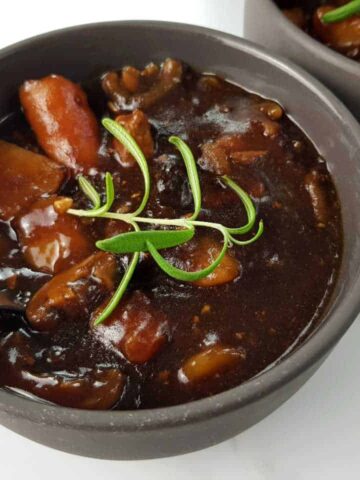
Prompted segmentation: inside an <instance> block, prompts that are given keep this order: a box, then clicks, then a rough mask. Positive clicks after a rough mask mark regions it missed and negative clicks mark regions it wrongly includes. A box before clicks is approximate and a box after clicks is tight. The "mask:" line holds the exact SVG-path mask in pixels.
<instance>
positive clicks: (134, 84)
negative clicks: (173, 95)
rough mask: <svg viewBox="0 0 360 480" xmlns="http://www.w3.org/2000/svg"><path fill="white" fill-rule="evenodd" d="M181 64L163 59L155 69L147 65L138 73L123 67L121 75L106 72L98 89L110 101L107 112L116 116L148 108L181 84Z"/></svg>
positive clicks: (154, 66) (169, 59) (152, 65)
mask: <svg viewBox="0 0 360 480" xmlns="http://www.w3.org/2000/svg"><path fill="white" fill-rule="evenodd" d="M182 74H183V68H182V64H181V62H178V61H177V60H173V59H171V58H167V59H166V60H165V61H164V63H163V64H162V65H161V68H160V69H158V68H157V67H156V65H154V64H150V65H148V66H147V67H145V69H144V70H143V71H142V72H139V73H135V70H134V69H131V70H130V67H125V69H123V70H122V72H120V73H117V72H114V71H112V72H108V73H106V74H105V75H104V77H103V79H102V87H103V90H104V91H105V93H106V94H107V96H108V97H109V99H110V103H109V107H110V109H111V110H112V111H113V112H115V113H118V112H120V111H122V110H129V109H132V108H143V109H146V108H149V107H151V105H153V104H154V103H156V102H157V101H158V100H160V99H161V98H163V97H164V96H165V95H167V94H168V93H170V92H171V91H172V90H173V89H174V88H176V86H177V85H179V84H180V83H181V79H182Z"/></svg>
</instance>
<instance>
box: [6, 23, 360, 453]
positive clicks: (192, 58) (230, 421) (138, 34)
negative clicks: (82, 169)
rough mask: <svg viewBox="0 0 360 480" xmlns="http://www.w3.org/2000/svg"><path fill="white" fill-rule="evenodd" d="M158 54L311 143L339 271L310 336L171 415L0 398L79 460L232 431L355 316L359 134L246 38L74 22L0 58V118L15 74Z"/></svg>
mask: <svg viewBox="0 0 360 480" xmlns="http://www.w3.org/2000/svg"><path fill="white" fill-rule="evenodd" d="M168 55H171V56H173V57H177V58H180V59H182V60H184V61H185V62H188V63H190V64H191V65H193V66H194V67H196V68H197V69H199V70H205V71H210V72H216V73H219V74H221V75H224V76H226V77H227V78H229V79H230V80H233V81H235V82H237V83H239V84H240V85H242V86H244V87H245V88H247V89H250V90H252V91H254V92H256V93H259V94H261V95H264V96H266V97H270V98H273V99H276V100H278V101H279V102H280V103H281V104H282V105H284V106H285V107H286V110H287V111H288V113H289V114H290V115H291V117H292V118H293V119H294V121H295V122H297V123H298V124H299V125H300V126H301V127H302V128H303V129H304V131H305V132H306V134H307V135H308V136H309V137H310V138H311V139H312V141H313V142H314V144H315V146H316V147H317V149H318V150H319V151H320V152H321V154H322V155H323V156H324V157H325V158H326V159H327V161H328V165H329V168H330V170H331V172H332V174H333V176H334V180H335V183H336V185H337V188H338V192H339V196H340V199H341V203H342V208H343V222H344V232H345V245H344V259H343V264H342V268H341V273H340V277H339V280H338V283H337V287H336V290H335V292H334V295H333V297H332V300H331V305H330V306H329V308H328V311H327V313H326V315H325V316H324V318H323V321H322V323H321V325H320V326H319V327H318V328H317V330H316V331H315V332H314V333H313V334H312V335H311V337H310V338H308V339H307V341H306V342H305V343H304V344H302V345H301V347H300V348H299V349H298V350H297V351H295V352H293V353H291V354H290V355H288V357H287V358H285V359H283V360H282V361H281V362H279V363H278V364H277V365H276V366H274V367H273V368H271V369H268V370H267V371H266V372H264V373H262V374H261V375H258V376H257V377H256V378H253V379H252V380H250V381H248V382H246V383H244V384H243V385H241V386H239V387H236V388H233V389H231V390H229V391H227V392H224V393H221V394H219V395H215V396H213V397H210V398H206V399H204V400H199V401H196V402H192V403H188V404H185V405H180V406H175V407H171V408H160V409H154V410H141V411H103V412H96V411H83V410H75V409H67V408H62V407H58V406H56V405H50V404H45V403H40V402H35V401H33V400H31V399H28V398H24V397H21V396H18V395H16V394H14V393H10V392H6V391H0V422H1V423H2V424H3V425H5V426H6V427H8V428H10V429H11V430H14V431H15V432H18V433H20V434H21V435H24V436H25V437H28V438H31V439H33V440H35V441H37V442H40V443H43V444H45V445H48V446H51V447H54V448H57V449H60V450H64V451H67V452H71V453H76V454H79V455H86V456H92V457H99V458H109V459H139V458H154V457H162V456H170V455H176V454H181V453H185V452H190V451H194V450H197V449H201V448H204V447H207V446H210V445H213V444H215V443H218V442H221V441H222V440H225V439H227V438H230V437H232V436H234V435H236V434H238V433H239V432H241V431H242V430H245V429H246V428H248V427H250V426H251V425H253V424H254V423H256V422H258V421H259V420H261V419H262V418H263V417H265V416H266V415H268V414H269V413H270V412H272V411H273V410H274V409H275V408H277V407H278V406H279V405H281V404H282V403H283V402H284V401H285V400H287V399H288V398H289V397H290V396H291V395H292V394H293V393H294V392H296V390H298V388H299V387H300V386H301V385H302V384H303V383H304V382H305V381H306V380H307V379H308V378H309V377H310V376H311V375H312V374H313V373H314V372H315V370H316V369H317V368H318V367H319V365H320V364H321V363H322V362H323V360H324V359H325V357H326V356H327V354H328V353H329V352H330V350H331V349H332V347H334V345H335V344H336V342H337V341H338V340H339V339H340V337H341V336H342V335H343V334H344V332H345V331H346V329H347V328H348V327H349V326H350V324H351V323H352V321H353V320H354V319H355V317H356V315H357V313H358V312H359V310H360V298H359V291H360V242H359V240H358V239H359V237H360V209H359V201H360V168H359V157H360V127H359V125H358V123H357V122H356V121H355V120H354V118H353V117H352V116H351V114H350V113H349V112H348V110H346V108H345V107H344V106H343V105H342V104H341V103H340V102H339V100H337V99H336V98H335V97H334V96H333V95H332V94H331V93H330V92H329V91H328V90H326V88H324V87H323V86H322V85H321V84H320V83H319V82H318V81H317V80H315V79H313V78H312V77H311V76H309V75H308V74H307V73H305V72H304V71H302V70H301V69H299V68H298V67H296V66H295V65H292V64H289V63H288V62H286V63H284V62H283V60H281V59H279V58H278V57H276V56H273V55H270V54H269V53H266V52H264V51H263V50H262V49H261V48H258V47H256V46H254V45H253V44H251V43H249V42H247V41H244V40H241V39H239V38H236V37H233V36H230V35H226V34H224V33H220V32H216V31H212V30H207V29H204V28H199V27H192V26H187V25H180V24H170V23H159V22H116V23H104V24H95V25H85V26H81V27H75V28H70V29H67V30H61V31H57V32H53V33H49V34H46V35H41V36H39V37H36V38H33V39H30V40H26V41H24V42H21V43H19V44H17V45H15V46H12V47H9V48H6V49H5V50H3V51H2V52H0V69H1V72H2V75H1V79H0V82H1V89H0V118H1V116H2V115H6V114H7V113H9V111H11V109H12V108H13V107H14V105H16V98H17V87H18V86H19V84H20V83H21V82H22V81H23V80H24V79H26V78H33V77H40V76H42V75H47V74H49V73H59V74H63V75H65V76H69V77H71V78H72V79H74V80H84V79H86V78H88V77H89V76H92V75H94V73H97V72H100V71H101V70H104V69H105V68H108V67H116V66H120V65H123V64H124V63H125V64H126V63H130V64H138V65H143V64H144V63H146V62H148V61H150V60H154V61H160V60H162V59H163V58H164V57H166V56H168ZM324 400H325V399H324ZM290 424H291V419H289V425H290ZM310 430H311V426H310V425H309V431H310Z"/></svg>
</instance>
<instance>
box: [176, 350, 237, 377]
mask: <svg viewBox="0 0 360 480" xmlns="http://www.w3.org/2000/svg"><path fill="white" fill-rule="evenodd" d="M244 358H245V352H244V351H243V350H239V349H236V348H231V347H226V346H223V345H213V346H211V347H209V348H207V349H205V350H202V351H201V352H199V353H196V354H195V355H193V356H192V357H190V358H188V359H187V360H186V361H185V362H184V364H183V365H182V367H181V368H180V369H179V371H178V379H179V380H180V381H181V382H182V383H189V382H199V381H202V380H205V379H207V378H209V377H213V376H214V375H217V374H220V373H222V372H224V371H226V370H228V369H230V368H232V367H234V366H235V365H237V364H238V363H239V362H240V361H241V360H244Z"/></svg>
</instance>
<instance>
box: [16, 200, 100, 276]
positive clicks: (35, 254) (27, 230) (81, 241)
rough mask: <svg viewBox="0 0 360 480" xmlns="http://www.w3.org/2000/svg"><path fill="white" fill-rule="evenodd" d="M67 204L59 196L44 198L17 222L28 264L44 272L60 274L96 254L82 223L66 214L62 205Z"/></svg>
mask: <svg viewBox="0 0 360 480" xmlns="http://www.w3.org/2000/svg"><path fill="white" fill-rule="evenodd" d="M65 200H66V198H64V197H56V196H52V197H49V198H41V199H40V200H38V201H37V202H35V203H34V204H33V205H32V206H31V208H30V209H29V210H28V211H27V212H26V213H24V214H23V215H21V216H20V217H19V218H18V219H17V221H16V226H17V228H16V229H17V232H18V235H19V241H20V244H21V246H22V249H23V253H24V256H25V260H26V261H27V262H28V264H29V265H30V266H31V267H33V268H35V269H36V270H39V271H41V272H45V273H52V274H53V273H59V272H61V271H62V270H65V269H66V268H69V267H71V266H72V265H74V264H75V263H78V262H80V261H81V260H83V259H84V258H86V257H87V256H88V255H90V254H91V252H92V251H93V250H94V246H93V244H92V241H91V239H90V237H89V235H88V234H87V233H86V232H85V229H84V227H83V225H82V223H81V220H80V219H79V218H78V217H74V216H72V215H69V214H67V213H62V211H61V202H62V201H64V202H65ZM57 205H60V211H59V208H57Z"/></svg>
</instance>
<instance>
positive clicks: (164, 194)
mask: <svg viewBox="0 0 360 480" xmlns="http://www.w3.org/2000/svg"><path fill="white" fill-rule="evenodd" d="M198 80H199V75H198V74H195V73H194V72H193V71H192V70H190V69H189V70H188V71H187V74H186V78H185V80H184V82H183V84H182V85H179V86H178V87H177V88H176V89H175V90H174V91H173V92H172V93H170V94H169V95H167V96H166V97H165V98H163V99H161V100H160V101H159V102H157V103H156V104H155V105H153V106H152V107H150V108H149V109H148V110H146V114H147V115H148V116H149V119H150V122H151V124H152V133H153V136H154V138H155V142H156V153H155V155H154V159H153V160H151V161H150V162H149V163H150V168H151V175H152V181H153V187H152V194H151V198H150V202H149V204H148V207H147V210H146V212H145V214H146V215H148V216H150V215H152V216H157V217H170V218H171V217H175V216H179V215H182V214H184V213H186V212H189V211H191V208H192V200H191V195H190V191H189V186H188V182H187V180H186V174H185V169H184V167H183V164H182V161H181V160H180V157H179V155H178V154H176V153H175V151H174V148H173V147H172V146H171V145H170V144H169V143H168V141H167V138H168V136H169V135H172V134H175V135H179V136H181V137H182V138H183V139H184V140H186V141H187V142H188V144H189V145H190V147H191V149H192V151H193V152H194V155H195V158H197V157H200V155H201V151H200V146H201V144H203V143H205V142H207V141H209V140H212V139H215V138H217V137H218V136H219V135H221V134H223V133H239V132H240V133H242V132H244V134H245V138H247V140H248V142H249V144H251V145H260V147H259V149H261V148H263V146H262V145H264V143H265V144H266V149H267V150H268V155H267V156H266V158H263V159H261V160H259V161H257V162H255V163H254V164H253V165H250V166H246V167H244V166H238V167H236V168H235V167H234V171H233V172H232V175H231V176H232V177H233V178H234V179H235V180H236V181H237V182H238V183H239V184H240V185H241V186H243V188H244V189H246V190H251V188H253V186H254V185H255V186H256V184H257V183H259V182H262V184H263V185H264V186H265V195H264V196H263V197H262V198H260V199H257V198H254V202H255V204H256V208H257V211H258V218H262V219H263V220H264V224H265V232H264V234H263V236H262V238H261V239H260V240H259V241H257V242H256V243H254V244H252V245H249V246H247V247H243V248H241V247H235V248H233V249H232V250H233V251H234V253H235V256H236V258H237V259H238V260H239V261H240V263H241V267H242V270H241V275H240V277H239V278H237V279H236V280H235V281H233V282H231V283H228V284H225V285H222V286H217V287H212V288H199V287H197V286H194V285H192V284H190V283H182V282H179V281H176V280H173V279H171V278H169V277H167V276H166V275H165V274H164V273H162V272H161V271H160V270H159V269H158V268H157V267H156V266H155V265H154V263H153V262H151V261H143V262H142V263H141V265H140V266H139V267H138V269H137V272H136V274H135V277H134V279H133V280H132V282H131V286H130V289H132V290H134V289H140V290H141V291H143V292H145V293H146V295H147V296H148V297H149V298H150V300H151V302H152V304H153V306H154V308H155V309H159V310H161V311H162V312H164V314H165V315H166V316H167V319H168V323H169V327H170V333H171V340H170V342H169V343H167V344H166V345H165V346H164V347H163V348H162V349H161V350H160V352H159V353H158V354H157V355H156V356H155V357H154V358H153V359H152V360H151V361H149V362H148V363H146V364H142V365H132V364H131V363H130V362H127V361H125V360H124V359H123V358H122V357H121V356H119V355H118V354H117V353H115V352H114V351H112V350H110V349H107V348H105V347H104V345H103V344H102V343H101V342H99V341H98V340H97V339H96V335H95V334H94V333H93V332H91V331H89V326H88V320H89V319H88V318H82V319H79V321H76V322H73V323H70V322H64V323H62V324H61V325H60V326H59V327H58V328H57V329H56V330H55V331H54V332H52V333H49V334H44V333H37V332H35V331H31V330H30V329H29V328H28V327H27V325H24V326H22V327H21V331H23V332H26V335H27V336H28V338H27V340H26V341H27V343H28V345H30V350H31V351H32V352H33V353H35V359H36V362H35V366H34V367H33V368H34V371H36V372H39V373H52V372H59V371H61V372H64V371H65V372H66V371H69V372H72V371H74V370H76V369H79V368H89V369H91V368H95V367H97V366H106V367H114V368H116V369H120V370H122V371H123V372H125V373H126V374H127V387H126V390H125V393H124V395H123V396H122V398H121V400H120V401H119V402H118V404H117V405H116V407H115V408H118V409H137V408H154V407H160V406H168V405H174V404H180V403H184V402H188V401H191V400H194V399H199V398H202V397H206V396H209V395H212V394H215V393H217V392H221V391H223V390H226V389H229V388H231V387H234V386H236V385H239V384H241V383H242V382H244V381H246V380H248V379H250V378H251V377H253V376H254V375H256V374H258V373H259V372H261V371H262V370H264V369H265V368H266V367H268V366H269V365H271V364H273V363H274V362H276V361H278V360H279V358H280V357H281V356H282V355H284V353H285V352H287V353H288V352H289V351H291V350H293V349H294V348H295V347H296V346H297V345H298V344H299V343H300V342H301V341H302V340H303V339H304V338H305V337H306V335H307V334H308V333H309V332H310V331H311V330H312V329H313V328H314V327H315V326H316V325H317V324H318V322H319V320H320V318H321V316H322V314H323V312H324V310H325V308H326V306H327V304H328V301H329V298H330V295H331V293H332V291H333V288H334V283H335V280H336V276H337V271H338V269H339V265H340V261H341V249H342V238H341V216H340V207H339V204H338V200H337V195H336V192H335V188H334V185H333V183H332V180H331V178H330V175H329V174H328V172H327V168H326V164H325V162H324V160H323V159H321V158H320V157H319V154H318V153H317V152H316V150H315V148H314V147H313V145H312V144H311V142H310V141H309V140H308V139H307V138H306V137H305V136H304V134H303V133H302V132H301V130H300V129H299V128H298V127H297V126H296V125H295V124H294V123H292V122H291V121H290V120H289V119H288V118H287V117H285V116H284V117H283V118H282V119H281V120H280V122H279V123H280V131H279V133H278V135H276V136H275V137H274V138H269V137H268V138H265V137H264V130H263V127H262V124H261V122H262V121H264V120H266V116H265V115H264V114H263V113H261V112H259V109H258V105H259V103H260V102H262V101H263V99H261V98H260V97H257V96H255V95H252V94H249V93H247V92H245V91H244V90H242V89H241V88H239V87H238V86H235V85H232V84H230V83H227V82H221V84H220V88H215V89H211V88H210V89H206V90H200V89H199V88H198ZM94 85H95V86H94ZM97 85H98V81H95V82H94V83H93V84H92V86H91V88H90V90H89V96H90V102H91V103H92V105H93V106H94V107H95V108H96V113H97V115H98V116H99V118H100V117H101V116H103V115H104V113H105V107H104V102H103V97H102V95H103V94H102V93H100V90H99V89H98V87H97ZM104 135H105V134H104ZM1 137H2V138H6V139H9V140H10V141H13V142H15V143H18V144H20V145H23V146H27V148H35V149H38V147H37V146H36V143H35V141H34V139H33V137H32V135H31V133H30V131H29V127H28V126H27V125H26V122H25V121H24V119H23V118H22V115H21V114H18V115H16V116H14V118H13V119H12V120H11V121H9V122H8V123H7V124H5V125H4V126H3V127H2V132H1ZM106 138H107V137H106V136H105V137H104V144H105V143H106ZM299 145H300V147H301V148H299ZM102 153H103V154H104V155H103V156H102V158H101V168H100V170H102V171H105V170H110V171H111V172H112V173H113V174H114V177H115V183H116V186H117V187H118V188H117V192H118V201H119V203H121V202H124V199H127V200H128V199H130V198H131V196H132V194H134V193H136V192H138V191H141V190H142V178H141V175H140V173H139V172H138V170H137V168H131V169H125V168H122V167H121V166H120V165H119V164H118V163H117V162H116V161H115V160H114V159H113V158H111V156H110V155H109V154H107V153H106V149H105V148H104V149H103V150H102ZM164 154H166V155H168V156H169V157H168V158H167V159H166V161H165V162H164V161H162V160H161V159H160V160H159V157H160V156H161V155H164ZM314 168H315V169H317V170H319V171H320V172H321V173H322V175H323V176H325V177H326V178H327V183H326V193H327V198H328V210H329V221H328V223H327V225H326V226H325V227H321V228H319V226H318V225H317V222H316V220H315V218H314V212H313V207H312V204H311V200H310V196H309V194H308V192H307V190H306V188H305V186H304V177H305V175H306V174H307V173H308V172H309V171H310V170H312V169H314ZM199 174H200V179H201V184H202V189H203V198H204V199H205V204H204V207H205V208H204V209H203V211H202V213H201V218H202V219H206V220H213V221H219V222H221V223H223V224H224V225H227V226H237V225H241V224H243V223H244V221H245V215H244V211H243V208H242V207H241V204H240V202H239V201H238V200H237V198H236V196H234V195H233V196H231V195H232V194H230V201H228V199H229V192H228V191H227V190H225V189H224V187H223V186H222V185H221V184H220V182H219V180H218V179H217V176H216V175H215V174H213V173H210V172H207V171H204V170H201V169H200V168H199ZM0 178H1V174H0ZM102 178H103V176H102V175H100V174H99V178H98V179H97V180H96V182H95V183H96V184H97V186H98V188H99V189H101V188H103V187H102ZM124 182H125V183H124ZM63 193H66V194H67V195H72V196H74V198H75V199H77V200H78V204H79V205H80V204H81V202H82V200H80V199H81V198H82V197H81V195H80V194H79V193H78V191H77V187H76V185H75V182H73V181H69V182H68V183H67V184H66V185H65V186H64V187H63ZM131 202H132V204H133V206H135V204H136V201H135V200H132V201H131ZM103 227H104V222H103V221H96V222H94V223H93V225H92V227H91V229H92V234H93V236H94V238H102V236H103ZM209 234H210V235H212V236H214V238H216V239H218V237H217V235H216V234H214V233H212V232H210V233H209ZM0 242H1V244H0V246H2V245H4V247H1V250H0V288H3V289H6V282H5V281H4V279H5V277H6V276H9V268H13V269H15V270H16V272H17V273H18V279H19V281H18V283H17V286H16V288H15V290H13V291H11V292H10V294H11V295H12V296H14V297H15V298H16V299H17V300H18V301H19V302H20V303H26V302H27V301H28V299H29V298H30V297H31V295H32V294H33V293H34V292H35V291H36V290H37V289H38V288H39V287H40V285H41V284H43V283H44V282H45V281H46V280H47V279H48V278H49V276H48V275H44V274H38V273H36V272H31V271H30V270H26V271H25V270H23V269H24V268H28V267H27V266H26V265H25V264H24V260H23V259H22V254H21V248H20V246H19V245H18V244H17V242H16V234H15V232H14V230H12V229H11V228H10V226H9V224H8V223H5V222H1V223H0ZM177 251H178V248H176V249H174V250H172V251H170V252H169V253H168V255H169V256H174V255H175V256H176V255H177ZM125 260H126V258H125ZM125 260H123V261H125ZM120 263H121V262H120ZM204 305H210V307H211V311H210V313H207V314H201V309H202V307H203V306H204ZM198 318H199V320H198ZM7 335H10V336H11V335H13V334H12V333H11V332H10V334H9V333H8V334H7ZM4 336H5V334H4V335H3V337H4ZM214 343H221V344H223V345H227V346H229V347H235V348H241V349H242V351H244V352H245V354H246V358H245V359H244V361H242V362H241V363H240V364H239V365H237V366H236V367H234V368H232V369H230V370H228V371H226V372H223V373H222V374H218V375H215V376H214V377H213V378H210V379H207V380H206V381H203V382H199V383H195V384H194V385H191V384H184V383H182V382H180V381H179V379H178V369H179V368H180V367H181V365H182V364H183V362H184V361H185V360H186V359H187V358H189V357H191V356H192V355H193V354H194V353H197V352H198V351H200V350H201V349H202V348H204V347H205V346H207V345H211V344H214ZM1 348H2V351H0V384H1V385H3V386H9V385H10V386H11V387H18V388H22V386H23V385H24V384H23V381H22V378H21V375H20V376H19V375H15V374H14V373H13V369H11V368H10V367H9V366H10V364H11V356H12V355H14V351H11V349H7V348H6V347H5V346H3V347H1V346H0V349H1ZM56 351H57V352H58V353H59V355H56V354H54V352H56ZM17 354H18V355H20V354H21V348H20V347H19V350H18V352H17ZM161 372H162V373H161ZM163 372H166V375H164V373H163Z"/></svg>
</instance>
